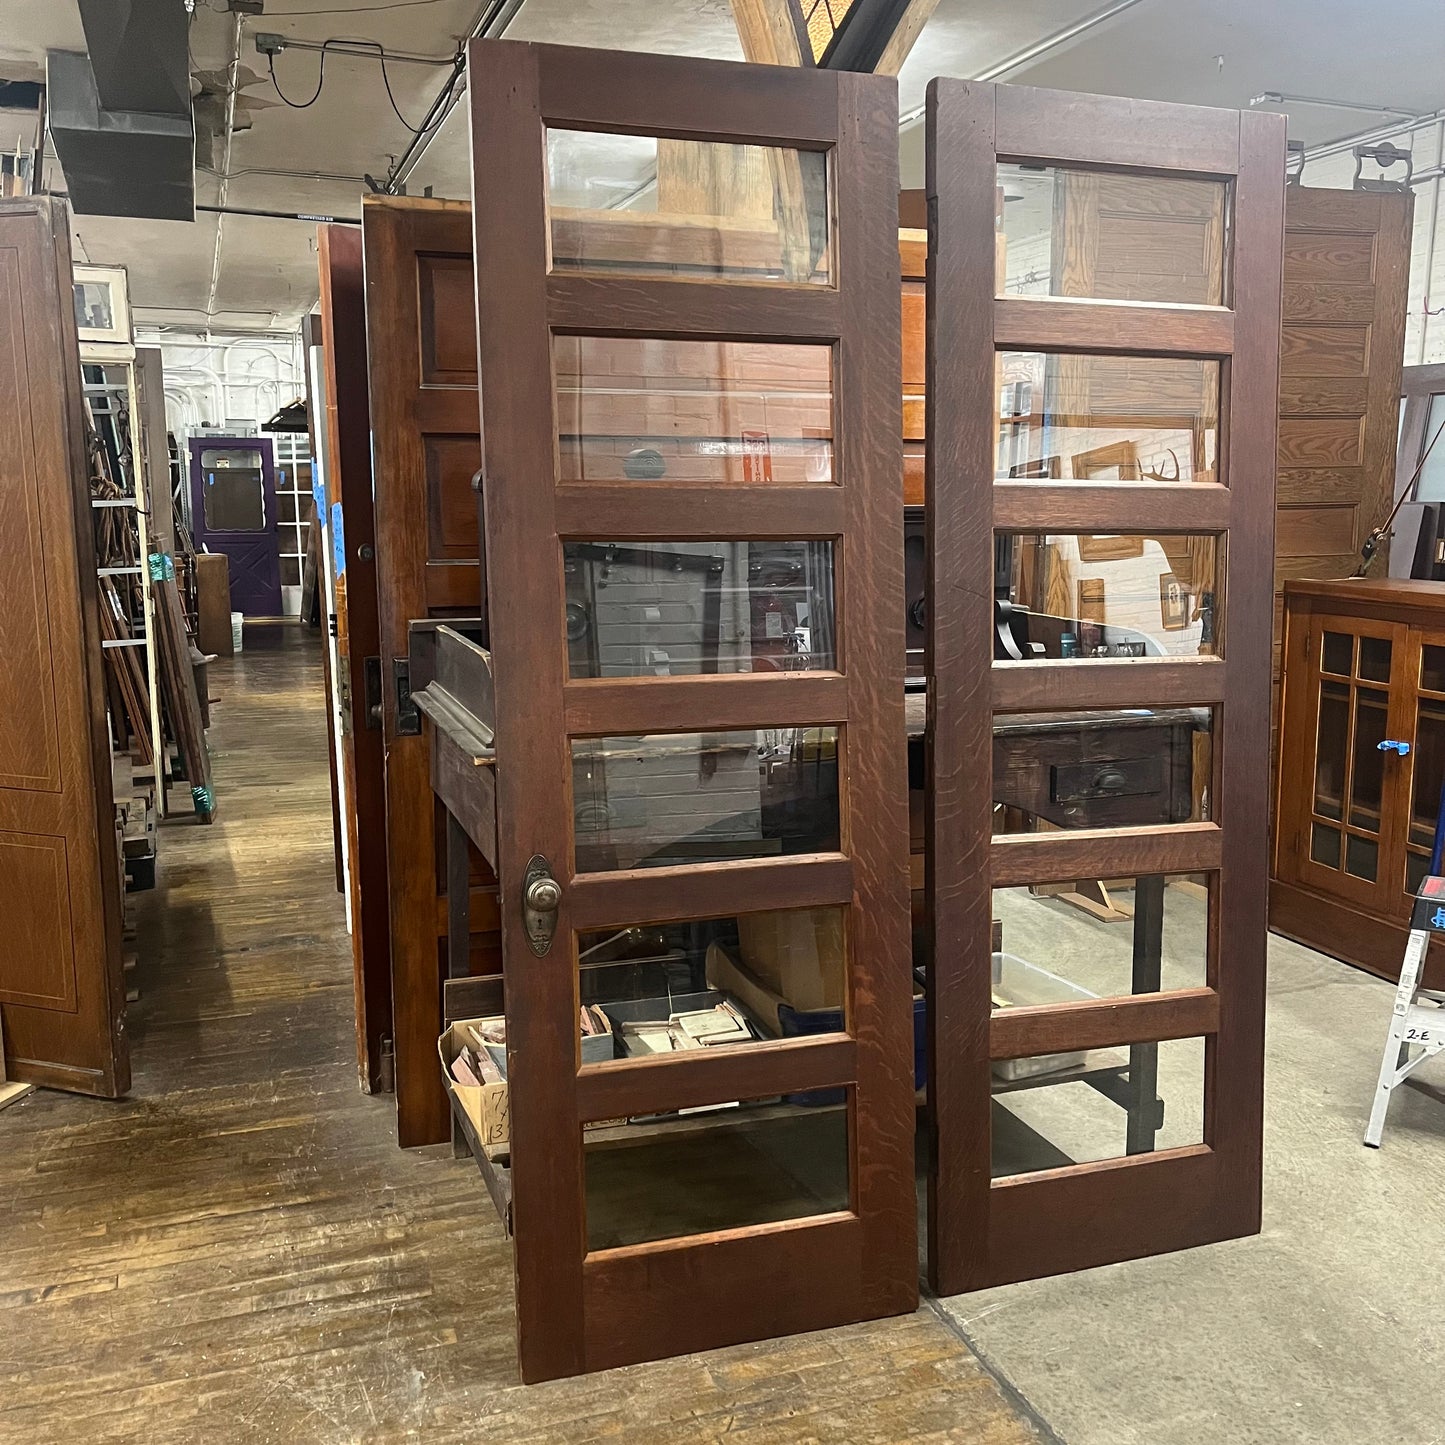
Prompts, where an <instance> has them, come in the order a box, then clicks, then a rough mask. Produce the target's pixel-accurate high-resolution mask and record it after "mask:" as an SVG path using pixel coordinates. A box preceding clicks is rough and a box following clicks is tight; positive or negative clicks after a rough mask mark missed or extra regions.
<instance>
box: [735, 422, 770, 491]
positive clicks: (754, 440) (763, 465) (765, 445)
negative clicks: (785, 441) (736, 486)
mask: <svg viewBox="0 0 1445 1445" xmlns="http://www.w3.org/2000/svg"><path fill="white" fill-rule="evenodd" d="M742 439H743V481H744V482H770V481H772V479H773V452H772V444H771V443H770V442H769V440H768V434H767V432H765V431H745V432H743V433H742Z"/></svg>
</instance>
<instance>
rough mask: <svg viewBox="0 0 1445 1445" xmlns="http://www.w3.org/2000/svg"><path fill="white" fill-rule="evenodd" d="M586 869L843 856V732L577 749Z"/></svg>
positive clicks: (596, 742) (590, 744) (652, 739)
mask: <svg viewBox="0 0 1445 1445" xmlns="http://www.w3.org/2000/svg"><path fill="white" fill-rule="evenodd" d="M572 807H573V820H574V836H575V839H576V849H577V855H576V856H577V869H578V871H579V872H583V873H591V872H606V871H610V870H612V869H618V868H649V867H652V868H655V867H663V866H667V865H669V864H685V863H706V862H712V861H716V860H718V859H728V858H768V857H774V856H776V855H778V854H783V853H829V852H837V851H838V838H839V833H838V729H837V728H835V727H809V728H764V729H759V730H756V731H754V730H751V729H750V730H748V731H746V732H712V733H651V734H648V735H647V736H644V737H611V738H577V739H574V740H573V742H572Z"/></svg>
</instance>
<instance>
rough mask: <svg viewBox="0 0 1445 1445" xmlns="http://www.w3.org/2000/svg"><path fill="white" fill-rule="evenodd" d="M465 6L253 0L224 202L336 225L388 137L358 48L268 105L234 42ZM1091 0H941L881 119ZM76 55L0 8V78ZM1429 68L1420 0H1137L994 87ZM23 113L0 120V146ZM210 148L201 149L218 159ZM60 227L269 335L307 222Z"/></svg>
mask: <svg viewBox="0 0 1445 1445" xmlns="http://www.w3.org/2000/svg"><path fill="white" fill-rule="evenodd" d="M223 4H224V0H197V6H196V13H195V17H194V20H193V23H192V30H191V54H192V69H193V70H198V71H207V70H210V71H223V70H225V69H226V68H227V66H228V65H229V64H230V62H231V60H232V44H233V39H234V33H235V32H234V25H235V21H234V17H232V16H231V15H229V14H226V13H223ZM481 8H482V6H481V0H404V3H403V0H353V3H350V4H346V3H344V0H267V3H266V14H265V15H264V16H263V17H259V18H247V19H246V20H245V21H244V22H243V24H242V34H241V47H240V63H241V64H242V66H244V67H247V68H248V69H249V70H251V71H253V72H254V73H255V74H256V75H257V76H259V77H260V80H259V81H258V82H257V83H256V84H253V85H247V86H245V87H244V88H243V91H242V95H243V96H244V97H256V98H258V99H260V100H263V101H269V102H271V104H270V105H269V106H267V107H265V108H258V109H257V110H256V112H255V114H254V116H253V117H252V121H251V125H250V128H249V129H246V130H240V131H238V132H237V133H236V135H235V137H234V140H233V144H232V148H231V155H230V166H229V181H228V182H227V184H226V203H227V204H228V205H230V206H235V207H246V208H251V209H263V210H281V211H294V210H305V211H308V212H313V213H315V212H324V213H327V214H335V215H349V216H355V215H356V214H357V212H358V209H359V198H360V195H361V193H362V190H363V188H364V187H363V183H362V182H361V179H360V177H361V176H362V175H363V174H364V173H368V172H369V173H370V174H372V175H373V176H376V177H378V178H379V177H381V176H383V175H384V174H385V172H386V170H387V167H388V166H389V165H390V164H391V160H392V158H394V157H395V156H397V155H399V154H400V153H401V151H402V150H403V149H404V148H405V146H406V143H407V141H408V139H409V132H408V130H407V128H406V126H405V125H404V124H403V123H402V122H401V121H399V120H398V119H397V117H396V116H395V115H394V114H393V112H392V109H391V106H390V104H389V103H388V100H387V96H386V92H385V90H384V89H383V86H382V77H381V72H380V68H379V66H378V65H377V64H376V62H375V61H373V60H367V59H362V58H359V57H356V56H348V55H345V54H339V53H336V52H333V53H332V54H331V55H330V56H329V57H328V59H327V61H326V78H325V84H324V85H323V87H322V90H321V94H320V97H319V98H318V99H317V101H316V102H315V104H314V105H311V106H309V107H308V108H306V109H304V110H297V109H291V108H289V107H287V106H285V105H283V104H281V103H280V102H279V100H278V97H277V95H276V92H275V90H274V89H273V88H272V86H271V83H270V79H269V77H268V76H267V74H266V62H265V57H264V56H260V55H258V54H257V53H256V50H255V44H254V39H253V37H254V35H255V33H256V31H258V30H269V31H278V32H280V33H282V34H284V35H290V36H295V37H297V38H304V39H307V40H312V41H317V42H319V41H322V40H325V39H327V38H330V37H348V38H363V39H367V40H376V41H380V42H381V43H382V44H384V45H385V46H386V47H387V48H388V49H389V50H396V51H405V52H408V53H415V54H424V55H429V56H435V57H438V58H439V59H442V60H446V59H447V58H448V57H450V55H451V54H452V52H453V51H454V49H455V46H456V43H457V41H458V40H459V39H460V38H461V37H462V36H464V35H465V34H466V33H467V32H468V30H469V29H470V27H471V25H472V24H473V22H474V20H475V18H476V16H477V14H478V13H479V10H480V9H481ZM1101 8H1102V0H941V3H940V5H939V7H938V10H937V12H936V14H935V15H934V18H933V19H932V20H931V21H930V22H929V24H928V26H927V27H926V28H925V30H924V32H923V35H922V37H921V39H920V40H919V42H918V45H917V47H916V48H915V50H914V52H913V54H912V55H911V56H910V57H909V60H908V62H907V64H906V65H905V67H904V70H903V74H902V75H901V76H900V81H899V84H900V105H901V108H902V110H903V112H904V113H905V114H906V113H907V112H908V111H909V110H911V109H912V108H914V107H916V106H918V105H920V104H921V103H922V100H923V92H924V88H925V86H926V84H927V81H928V79H929V78H930V77H931V76H934V75H960V76H973V75H978V74H980V73H982V72H984V71H986V70H989V69H991V68H992V67H995V66H997V65H999V64H1000V63H1001V62H1003V61H1005V60H1007V59H1009V58H1010V57H1012V56H1015V55H1017V54H1018V53H1019V52H1020V51H1022V50H1024V49H1025V48H1027V47H1029V46H1032V45H1034V44H1036V43H1037V42H1039V41H1040V40H1043V39H1045V38H1047V37H1049V36H1050V35H1053V34H1054V33H1056V32H1058V31H1059V30H1060V29H1062V28H1064V27H1067V26H1069V25H1071V24H1073V23H1074V22H1076V21H1078V20H1080V19H1082V18H1083V17H1085V16H1087V15H1090V14H1092V13H1094V12H1095V11H1097V10H1099V9H1101ZM507 34H508V36H509V37H512V38H516V39H525V40H540V41H556V42H563V43H567V44H574V45H594V46H605V47H613V48H627V49H634V50H651V51H663V52H669V53H675V54H693V55H707V56H714V57H718V58H724V59H739V58H741V52H740V49H739V46H738V41H737V35H736V31H735V29H734V26H733V22H732V11H731V5H730V0H523V4H522V7H521V9H520V11H519V12H518V14H517V16H516V18H515V19H514V20H513V22H512V24H511V26H510V28H509V29H508V31H507ZM83 46H84V36H83V33H82V30H81V26H80V20H79V14H78V11H77V8H76V0H0V75H3V76H6V77H10V78H38V77H39V75H40V73H41V70H42V69H43V65H44V55H45V51H46V50H47V49H49V48H52V47H53V48H67V49H79V48H83ZM1442 60H1445V4H1442V0H1209V3H1202V0H1139V3H1137V4H1135V5H1133V6H1132V7H1131V8H1129V9H1127V10H1125V11H1123V12H1122V13H1120V14H1119V15H1117V16H1115V17H1114V18H1113V19H1111V20H1109V21H1106V22H1105V23H1103V24H1102V25H1099V26H1097V27H1096V28H1094V29H1092V30H1090V31H1088V32H1087V33H1086V34H1085V35H1083V36H1081V37H1079V38H1077V39H1075V40H1073V41H1070V42H1068V43H1067V44H1064V45H1061V46H1058V47H1057V48H1055V49H1053V50H1051V51H1049V52H1048V53H1047V54H1046V55H1044V56H1042V57H1040V58H1039V59H1036V60H1035V61H1033V62H1032V63H1030V64H1028V65H1026V66H1022V67H1019V68H1017V69H1014V70H1011V71H1010V72H1009V73H1008V74H1007V77H1006V78H1007V79H1008V80H1011V81H1016V82H1019V83H1028V84H1033V85H1049V86H1057V87H1059V88H1062V89H1072V90H1087V91H1098V92H1103V93H1113V94H1119V95H1133V96H1141V97H1148V98H1157V99H1170V100H1183V101H1191V102H1195V103H1199V104H1206V105H1223V106H1243V105H1246V104H1247V103H1248V101H1249V99H1250V97H1251V96H1253V95H1256V94H1258V93H1259V92H1261V91H1264V90H1274V91H1283V92H1287V93H1294V94H1301V95H1313V96H1323V97H1326V98H1331V99H1336V100H1349V101H1356V102H1360V103H1370V104H1375V105H1393V106H1402V107H1405V108H1407V109H1410V110H1415V111H1432V110H1436V109H1438V108H1440V107H1441V106H1445V65H1442ZM319 61H320V56H319V55H317V54H315V53H314V52H307V51H298V50H288V51H287V52H285V53H284V54H282V55H281V56H280V57H279V58H278V59H277V62H276V73H277V78H278V79H279V81H280V83H281V85H282V87H283V88H284V90H285V92H286V94H287V95H288V96H289V97H291V98H292V99H293V100H306V99H308V98H309V97H310V95H311V94H312V92H313V91H314V90H315V87H316V79H317V71H318V62H319ZM387 72H388V76H389V78H390V81H391V87H392V90H393V92H394V94H395V97H396V102H397V105H398V106H399V107H400V109H401V110H402V112H403V114H404V115H405V116H406V117H407V118H408V119H409V120H410V121H411V122H412V123H413V124H415V123H416V122H417V121H418V120H420V119H421V117H422V115H423V113H424V112H425V111H426V109H427V107H428V105H429V104H430V103H431V100H432V98H433V97H434V96H435V94H436V92H437V90H438V89H439V87H440V85H441V83H442V81H443V80H444V78H445V76H446V74H447V69H446V66H445V65H439V66H435V67H432V66H423V65H415V64H409V63H401V62H398V63H392V64H389V65H388V67H387ZM1276 108H1279V107H1276ZM1283 108H1284V109H1287V110H1289V112H1290V133H1291V135H1292V136H1295V137H1296V138H1299V139H1302V140H1305V141H1306V142H1308V143H1316V142H1319V141H1322V140H1328V139H1333V138H1334V137H1336V136H1340V135H1344V134H1348V133H1351V132H1353V131H1356V130H1361V129H1364V128H1365V127H1367V126H1369V125H1371V124H1373V123H1375V122H1376V121H1377V120H1378V119H1379V117H1376V116H1373V115H1371V114H1369V113H1367V112H1350V111H1346V110H1338V109H1327V108H1321V107H1315V106H1305V105H1298V104H1292V105H1289V106H1286V107H1283ZM465 112H466V108H465V107H464V106H459V107H458V108H457V109H456V110H455V111H454V112H453V115H452V118H451V119H450V120H449V121H448V122H447V124H446V125H444V126H443V127H442V128H441V130H440V131H439V132H438V133H437V134H436V136H435V137H434V139H433V141H432V143H431V145H430V146H429V148H428V150H427V152H426V155H425V158H424V160H423V161H422V163H421V165H420V166H419V167H418V168H417V170H416V171H415V172H414V174H413V175H412V177H411V180H410V189H411V191H412V193H413V194H417V193H420V191H421V190H422V188H423V187H424V186H428V185H430V186H432V187H433V188H434V190H435V193H436V194H437V195H446V196H462V197H465V196H467V195H468V194H469V190H470V182H469V147H468V138H467V133H466V125H465ZM27 120H28V118H25V117H18V116H16V115H15V114H14V113H13V112H11V113H8V114H7V113H4V112H0V145H8V144H10V143H11V142H10V140H9V136H10V134H11V132H12V130H19V129H20V128H21V127H22V125H23V124H25V123H26V121H27ZM12 123H13V124H12ZM921 146H922V131H921V127H919V126H913V127H911V128H908V129H905V132H904V136H903V142H902V157H903V165H904V180H905V183H907V184H914V185H917V184H919V183H920V182H921ZM222 155H223V148H222V147H221V145H220V143H219V142H218V149H217V156H216V159H217V163H218V166H219V165H220V163H221V158H222ZM333 178H339V179H333ZM220 186H221V183H220V180H219V178H218V177H217V176H215V175H212V174H208V173H206V172H199V173H198V175H197V200H198V201H200V202H202V203H206V204H215V203H216V202H217V200H218V197H219V192H220ZM218 232H219V242H218ZM75 233H76V238H77V245H76V249H77V253H78V254H79V255H80V256H83V257H85V258H87V259H90V260H92V261H97V262H105V263H109V264H119V265H124V266H126V267H128V268H129V271H130V275H131V288H132V296H133V301H134V304H135V306H136V308H137V319H138V320H139V321H142V322H145V323H151V324H159V323H168V324H172V325H176V326H186V327H202V326H205V325H207V324H209V325H211V326H212V327H214V328H215V329H218V330H232V329H244V330H252V329H256V330H260V329H275V328H289V327H293V326H294V325H295V324H296V322H297V319H298V318H299V317H300V316H301V315H303V314H305V313H306V312H307V311H309V310H310V309H311V307H312V306H313V305H314V304H315V300H316V292H317V284H316V259H315V228H314V226H312V225H310V224H308V223H304V222H297V221H287V220H270V219H260V218H253V217H245V216H234V215H232V216H226V217H224V218H220V217H217V216H215V215H211V214H206V213H201V214H200V215H199V216H198V219H197V220H196V221H195V222H194V223H193V224H190V223H184V222H167V221H135V220H127V219H121V218H114V217H98V216H79V217H76V218H75ZM218 250H219V259H218Z"/></svg>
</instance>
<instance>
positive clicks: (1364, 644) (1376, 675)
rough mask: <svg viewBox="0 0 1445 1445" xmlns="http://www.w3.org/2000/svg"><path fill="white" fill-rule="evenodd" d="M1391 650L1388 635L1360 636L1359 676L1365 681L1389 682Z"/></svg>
mask: <svg viewBox="0 0 1445 1445" xmlns="http://www.w3.org/2000/svg"><path fill="white" fill-rule="evenodd" d="M1391 651H1392V649H1391V646H1390V639H1389V638H1388V637H1362V638H1360V677H1361V678H1363V679H1364V680H1365V681H1366V682H1389V680H1390V654H1391Z"/></svg>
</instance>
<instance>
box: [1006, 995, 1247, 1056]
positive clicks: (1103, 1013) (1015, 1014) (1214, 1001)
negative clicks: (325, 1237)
mask: <svg viewBox="0 0 1445 1445" xmlns="http://www.w3.org/2000/svg"><path fill="white" fill-rule="evenodd" d="M1218 1028H1219V995H1218V994H1217V993H1215V992H1214V990H1213V989H1209V988H1190V989H1179V990H1177V991H1175V992H1173V993H1158V994H1140V995H1138V996H1136V997H1134V998H1112V999H1111V998H1101V999H1091V1000H1090V1001H1089V1002H1088V1003H1081V1004H1044V1005H1041V1006H1039V1007H1036V1008H1006V1009H1000V1010H999V1011H998V1012H997V1013H996V1014H995V1015H994V1019H993V1027H992V1028H991V1029H990V1030H989V1055H990V1057H991V1058H995V1059H1024V1058H1030V1057H1034V1056H1037V1055H1041V1054H1052V1053H1058V1052H1059V1051H1060V1050H1063V1049H1105V1048H1111V1047H1113V1046H1115V1045H1118V1044H1141V1043H1152V1042H1155V1041H1156V1040H1161V1039H1189V1038H1198V1037H1200V1036H1201V1035H1204V1034H1213V1033H1215V1032H1217V1030H1218Z"/></svg>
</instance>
